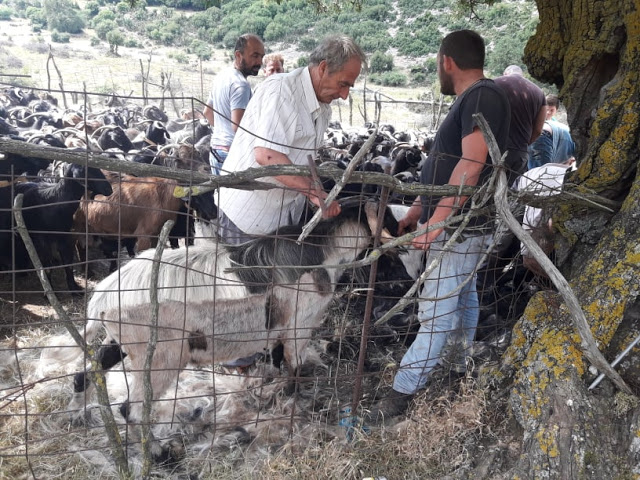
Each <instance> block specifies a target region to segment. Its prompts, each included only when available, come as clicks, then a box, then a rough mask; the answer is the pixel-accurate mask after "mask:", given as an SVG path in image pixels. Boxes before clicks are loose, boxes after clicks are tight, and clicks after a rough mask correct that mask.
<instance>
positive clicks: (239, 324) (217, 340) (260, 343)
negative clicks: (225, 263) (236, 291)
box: [71, 269, 334, 423]
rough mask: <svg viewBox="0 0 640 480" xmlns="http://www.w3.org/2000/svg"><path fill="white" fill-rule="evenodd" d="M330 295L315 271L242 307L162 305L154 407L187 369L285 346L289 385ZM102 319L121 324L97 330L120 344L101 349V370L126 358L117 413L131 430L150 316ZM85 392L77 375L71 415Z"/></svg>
mask: <svg viewBox="0 0 640 480" xmlns="http://www.w3.org/2000/svg"><path fill="white" fill-rule="evenodd" d="M333 290H334V286H333V284H332V283H331V279H330V277H329V274H328V273H327V271H326V270H325V269H316V270H312V271H311V272H309V273H305V274H303V275H302V276H301V277H300V280H299V281H298V282H297V283H296V284H293V285H289V286H286V285H276V286H274V287H273V288H270V289H268V290H267V292H266V293H261V294H255V295H250V296H248V297H245V298H241V299H224V300H218V301H216V302H212V301H206V302H202V303H197V304H185V303H183V302H176V301H169V302H165V303H162V304H160V306H159V312H158V326H157V332H158V343H157V346H156V351H155V355H154V356H153V361H152V365H151V387H152V389H153V396H154V399H156V398H158V397H160V396H161V395H162V394H163V393H164V392H165V391H166V390H167V389H168V388H169V387H170V386H171V385H174V386H175V385H176V382H177V381H178V375H179V373H180V371H181V370H182V369H184V368H185V367H186V365H187V363H194V364H196V365H201V364H211V363H224V362H228V361H231V360H235V359H237V358H239V357H248V356H251V355H253V354H255V353H256V352H261V351H263V350H266V351H270V350H271V349H272V348H274V347H275V346H277V345H278V344H280V343H282V344H283V346H284V358H285V361H286V362H287V366H288V368H289V373H290V379H292V378H293V376H294V374H295V373H296V371H297V368H298V366H299V365H300V364H301V363H302V361H303V359H304V353H303V350H304V348H305V347H306V345H307V343H308V341H309V338H310V336H311V331H312V330H313V329H315V328H317V327H319V326H320V324H321V323H322V318H323V314H324V311H325V309H326V307H327V306H328V304H329V302H330V301H331V299H332V293H333ZM299 312H308V314H305V313H302V314H299ZM103 317H105V318H107V317H108V318H113V317H119V321H118V322H110V321H104V322H102V323H103V324H104V327H105V329H106V330H107V333H108V336H109V338H111V339H113V340H114V341H115V342H118V343H119V344H120V345H121V346H122V350H120V346H119V345H118V343H113V342H112V343H111V344H110V345H106V346H103V347H102V349H103V350H102V352H101V354H100V355H99V357H100V360H101V362H102V367H103V368H104V369H108V368H110V367H111V366H113V365H115V364H116V363H118V361H119V360H120V359H122V358H124V357H125V356H128V357H129V359H130V364H131V366H130V370H129V371H130V373H131V379H132V387H131V388H130V394H129V404H130V406H131V408H130V411H129V412H127V408H126V407H124V408H121V412H122V413H123V415H124V416H125V417H127V419H128V420H129V421H130V422H133V423H137V422H139V421H140V419H141V409H142V403H141V402H142V397H143V388H142V378H143V375H144V364H145V358H146V350H147V344H148V341H149V338H150V335H151V312H150V308H149V306H148V305H138V306H135V307H128V308H124V309H122V310H120V311H116V312H105V315H103ZM123 351H124V352H125V353H123ZM90 385H91V384H90V383H89V382H87V378H86V374H85V372H81V373H78V374H77V375H76V378H75V386H76V394H75V397H74V400H73V402H72V405H71V407H76V406H77V407H81V406H82V401H83V399H84V398H85V396H88V395H89V392H88V391H86V388H88V387H89V386H90Z"/></svg>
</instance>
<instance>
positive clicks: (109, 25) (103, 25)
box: [93, 17, 118, 40]
mask: <svg viewBox="0 0 640 480" xmlns="http://www.w3.org/2000/svg"><path fill="white" fill-rule="evenodd" d="M96 18H98V17H96ZM93 28H94V29H95V31H96V35H97V36H98V38H99V39H100V40H106V39H107V33H109V32H111V31H112V30H116V29H117V28H118V24H117V23H116V22H115V21H113V20H102V21H101V22H99V23H98V24H97V25H95V26H94V27H93Z"/></svg>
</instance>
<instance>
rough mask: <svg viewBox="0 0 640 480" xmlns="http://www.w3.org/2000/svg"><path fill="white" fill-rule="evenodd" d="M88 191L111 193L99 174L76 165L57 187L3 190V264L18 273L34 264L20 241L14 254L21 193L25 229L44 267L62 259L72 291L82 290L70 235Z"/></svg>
mask: <svg viewBox="0 0 640 480" xmlns="http://www.w3.org/2000/svg"><path fill="white" fill-rule="evenodd" d="M87 191H92V192H94V193H100V194H103V195H111V193H112V189H111V186H110V185H109V182H107V180H106V179H105V177H104V175H103V174H102V172H101V171H100V170H98V169H95V168H85V167H83V166H82V165H77V164H71V165H69V166H68V167H67V168H66V170H65V174H64V177H63V178H62V179H61V180H60V181H59V182H57V183H49V182H25V183H15V184H12V185H9V186H7V187H3V188H0V255H1V257H0V264H2V265H3V266H4V267H7V266H9V267H10V268H17V269H24V268H29V267H30V264H31V262H30V261H29V259H28V257H27V255H26V250H25V248H24V245H23V244H22V242H21V240H19V239H18V238H17V237H16V238H15V244H14V245H15V250H14V249H13V248H12V243H13V233H12V229H11V228H12V224H13V222H12V218H11V206H12V204H13V199H14V198H15V196H16V195H18V194H20V193H22V194H23V195H24V200H23V208H24V210H23V216H24V221H25V225H26V227H27V229H28V230H29V232H30V234H31V237H32V239H33V243H34V245H35V247H36V250H37V252H38V254H39V255H40V260H41V261H42V264H43V265H44V266H45V267H52V266H53V265H54V263H55V260H56V257H59V259H60V261H61V263H62V265H64V268H65V274H66V278H67V286H68V288H69V290H71V291H78V290H81V287H80V286H79V285H78V284H77V283H76V281H75V279H74V278H73V269H72V267H71V265H72V263H73V259H74V249H73V240H72V237H71V235H70V231H71V226H72V225H73V214H74V213H75V211H76V210H77V209H78V205H79V203H80V198H81V197H82V196H83V195H84V194H85V193H86V192H87ZM12 253H13V255H12Z"/></svg>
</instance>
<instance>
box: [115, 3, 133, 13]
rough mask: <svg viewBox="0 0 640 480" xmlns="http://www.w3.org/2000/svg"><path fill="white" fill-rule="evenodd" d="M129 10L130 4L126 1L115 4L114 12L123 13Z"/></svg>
mask: <svg viewBox="0 0 640 480" xmlns="http://www.w3.org/2000/svg"><path fill="white" fill-rule="evenodd" d="M130 10H131V4H129V3H127V2H120V3H118V4H117V5H116V13H119V14H120V15H124V14H125V13H127V12H129V11H130Z"/></svg>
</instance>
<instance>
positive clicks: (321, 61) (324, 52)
mask: <svg viewBox="0 0 640 480" xmlns="http://www.w3.org/2000/svg"><path fill="white" fill-rule="evenodd" d="M363 65H366V57H365V55H364V53H363V51H362V49H361V48H360V47H359V46H358V45H357V44H356V43H355V42H354V41H353V40H352V39H351V38H349V37H347V36H344V35H338V36H332V37H328V38H326V39H324V40H323V41H322V42H321V43H320V45H318V46H317V47H316V48H315V49H314V50H313V52H311V55H310V57H309V66H308V67H302V68H298V69H296V70H294V71H293V72H290V73H284V74H280V75H272V76H270V77H269V78H267V79H266V80H265V81H264V82H263V83H262V84H261V85H260V88H258V89H257V91H256V93H255V95H254V97H253V98H252V100H251V102H250V103H249V105H248V107H247V110H246V112H245V115H244V117H243V118H242V122H241V124H240V129H239V130H238V132H237V134H236V137H235V139H234V142H233V144H232V146H231V150H230V151H229V156H228V157H227V159H226V161H225V169H224V171H223V172H222V174H223V175H225V174H228V173H232V172H239V171H243V170H246V169H248V168H252V167H260V166H267V165H292V164H294V165H308V160H307V156H308V155H312V156H313V155H314V154H315V151H316V149H318V148H319V147H320V146H321V145H322V142H323V136H324V132H325V130H326V128H327V125H328V124H329V120H330V117H331V107H330V105H329V104H330V103H331V102H332V101H333V100H335V99H338V98H342V99H346V98H347V97H348V95H349V90H350V89H351V87H353V85H354V83H355V81H356V79H357V78H358V75H359V74H360V70H361V68H362V66H363ZM263 181H267V182H271V183H273V184H274V185H276V186H277V187H279V188H272V189H270V190H253V191H250V190H236V189H232V188H220V192H219V196H218V209H219V216H218V224H219V229H218V234H219V236H220V238H221V239H222V240H223V241H225V242H227V243H236V244H237V243H242V242H245V241H247V240H250V239H251V236H252V235H264V234H267V233H271V232H275V231H276V230H277V229H278V228H279V227H281V226H285V225H293V224H296V223H298V222H299V221H300V220H301V216H302V213H303V211H304V207H305V203H306V201H307V200H308V201H310V202H311V203H313V204H314V205H316V206H320V202H323V201H324V199H325V198H326V196H327V194H326V192H324V191H322V189H321V188H318V187H317V186H315V185H314V183H313V181H312V179H311V177H307V176H290V175H289V176H284V175H283V176H277V177H273V178H267V179H263ZM339 213H340V206H339V205H338V203H337V202H332V203H331V204H330V205H327V206H326V211H325V216H326V217H334V216H336V215H338V214H339Z"/></svg>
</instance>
